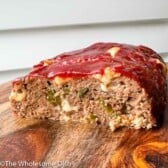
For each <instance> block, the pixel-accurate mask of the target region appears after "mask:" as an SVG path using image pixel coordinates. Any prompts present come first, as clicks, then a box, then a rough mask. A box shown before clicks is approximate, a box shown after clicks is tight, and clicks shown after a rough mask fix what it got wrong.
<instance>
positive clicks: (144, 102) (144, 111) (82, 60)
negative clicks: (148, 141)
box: [10, 43, 167, 131]
mask: <svg viewBox="0 0 168 168" xmlns="http://www.w3.org/2000/svg"><path fill="white" fill-rule="evenodd" d="M166 72H167V68H166V64H165V63H164V61H163V60H162V58H161V57H160V56H159V55H158V54H157V53H156V52H154V51H153V50H152V49H150V48H147V47H145V46H132V45H127V44H118V43H96V44H93V45H91V46H89V47H87V48H84V49H81V50H77V51H72V52H66V53H63V54H60V55H58V56H55V57H54V58H51V59H47V60H44V61H41V62H40V63H39V64H37V65H35V66H34V67H33V69H32V71H31V72H30V73H29V74H28V75H27V76H25V77H23V78H19V79H16V80H14V81H13V88H12V92H11V95H10V102H11V109H12V111H13V112H14V113H16V114H17V115H19V116H21V117H26V118H38V119H53V120H66V121H68V120H71V121H81V122H88V123H93V122H94V123H98V124H101V125H105V126H108V127H110V128H111V130H112V131H114V130H115V129H116V128H118V127H123V126H126V127H132V128H135V129H140V128H147V129H149V128H152V127H153V126H156V125H157V121H158V119H159V117H160V116H161V115H162V113H163V111H164V108H165V103H166Z"/></svg>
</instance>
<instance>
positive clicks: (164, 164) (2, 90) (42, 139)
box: [0, 83, 168, 168]
mask: <svg viewBox="0 0 168 168" xmlns="http://www.w3.org/2000/svg"><path fill="white" fill-rule="evenodd" d="M9 93H10V83H5V84H3V85H0V168H1V167H3V168H4V167H12V166H13V167H18V168H22V167H24V168H26V167H27V168H30V167H31V168H32V167H33V168H35V167H49V168H52V167H54V168H57V167H58V168H70V167H72V168H134V167H135V168H153V167H155V168H168V108H167V110H166V111H165V115H164V122H163V125H162V127H161V128H157V129H153V130H148V131H146V130H132V129H120V130H118V131H116V132H114V133H113V132H111V131H110V130H108V129H105V128H97V127H95V126H94V125H88V124H79V123H60V122H56V121H55V122H53V121H38V120H27V119H21V118H18V117H17V116H15V115H14V114H12V113H11V111H10V108H9V101H8V96H9Z"/></svg>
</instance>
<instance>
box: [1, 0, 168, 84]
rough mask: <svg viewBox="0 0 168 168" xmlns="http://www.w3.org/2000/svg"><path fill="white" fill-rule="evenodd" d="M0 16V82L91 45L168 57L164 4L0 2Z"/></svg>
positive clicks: (156, 0) (126, 0) (129, 0)
mask: <svg viewBox="0 0 168 168" xmlns="http://www.w3.org/2000/svg"><path fill="white" fill-rule="evenodd" d="M0 11H1V15H0V83H2V82H5V81H8V80H11V79H14V78H15V77H17V76H20V75H23V74H25V73H26V72H27V71H28V70H29V68H30V67H31V66H32V65H33V64H35V63H37V62H39V61H40V60H41V59H45V58H49V57H52V56H55V55H57V54H59V53H61V52H64V51H69V50H74V49H78V48H81V47H86V46H88V45H90V44H91V43H94V42H100V41H112V42H121V43H130V44H135V45H138V44H143V45H147V46H149V47H151V48H153V49H154V50H155V51H157V52H168V1H167V0H147V1H146V0H141V1H139V0H85V1H79V0H29V1H23V0H12V1H11V0H0ZM164 59H165V60H166V57H164ZM167 61H168V60H167Z"/></svg>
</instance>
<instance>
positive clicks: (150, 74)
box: [28, 43, 166, 103]
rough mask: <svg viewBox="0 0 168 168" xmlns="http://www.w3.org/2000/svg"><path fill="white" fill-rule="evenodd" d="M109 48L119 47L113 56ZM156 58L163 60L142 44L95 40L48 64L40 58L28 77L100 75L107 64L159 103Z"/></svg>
mask: <svg viewBox="0 0 168 168" xmlns="http://www.w3.org/2000/svg"><path fill="white" fill-rule="evenodd" d="M112 47H120V50H119V51H118V52H117V53H116V55H115V57H114V58H113V57H112V56H111V55H110V54H109V53H108V50H109V49H110V48H112ZM156 59H158V60H159V61H160V62H162V63H164V62H163V60H162V58H161V57H160V56H159V55H158V54H157V53H156V52H154V51H153V50H151V49H150V48H147V47H144V46H132V45H127V44H118V43H96V44H93V45H91V46H89V47H87V48H84V49H81V50H76V51H72V52H66V53H63V54H60V55H58V56H56V57H54V58H52V59H49V60H48V61H49V62H50V63H51V64H50V65H48V66H46V65H45V64H44V61H42V62H40V63H39V64H37V65H35V66H34V67H33V70H32V71H31V72H30V73H29V74H28V76H30V77H43V78H47V79H52V78H54V77H55V76H60V77H73V78H79V77H87V76H89V75H92V74H103V73H104V69H105V68H106V67H111V68H112V69H113V71H114V72H118V73H120V74H121V75H122V76H127V77H129V78H132V79H134V80H136V81H137V82H138V83H139V84H140V86H141V87H143V88H144V89H145V90H146V92H147V93H148V94H149V96H150V97H154V99H153V100H152V101H155V103H159V101H158V97H159V98H160V99H162V98H163V97H164V96H163V95H164V93H163V92H164V91H165V88H166V83H165V78H166V77H165V75H163V66H161V64H158V63H157V62H156ZM156 100H157V102H156Z"/></svg>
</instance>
